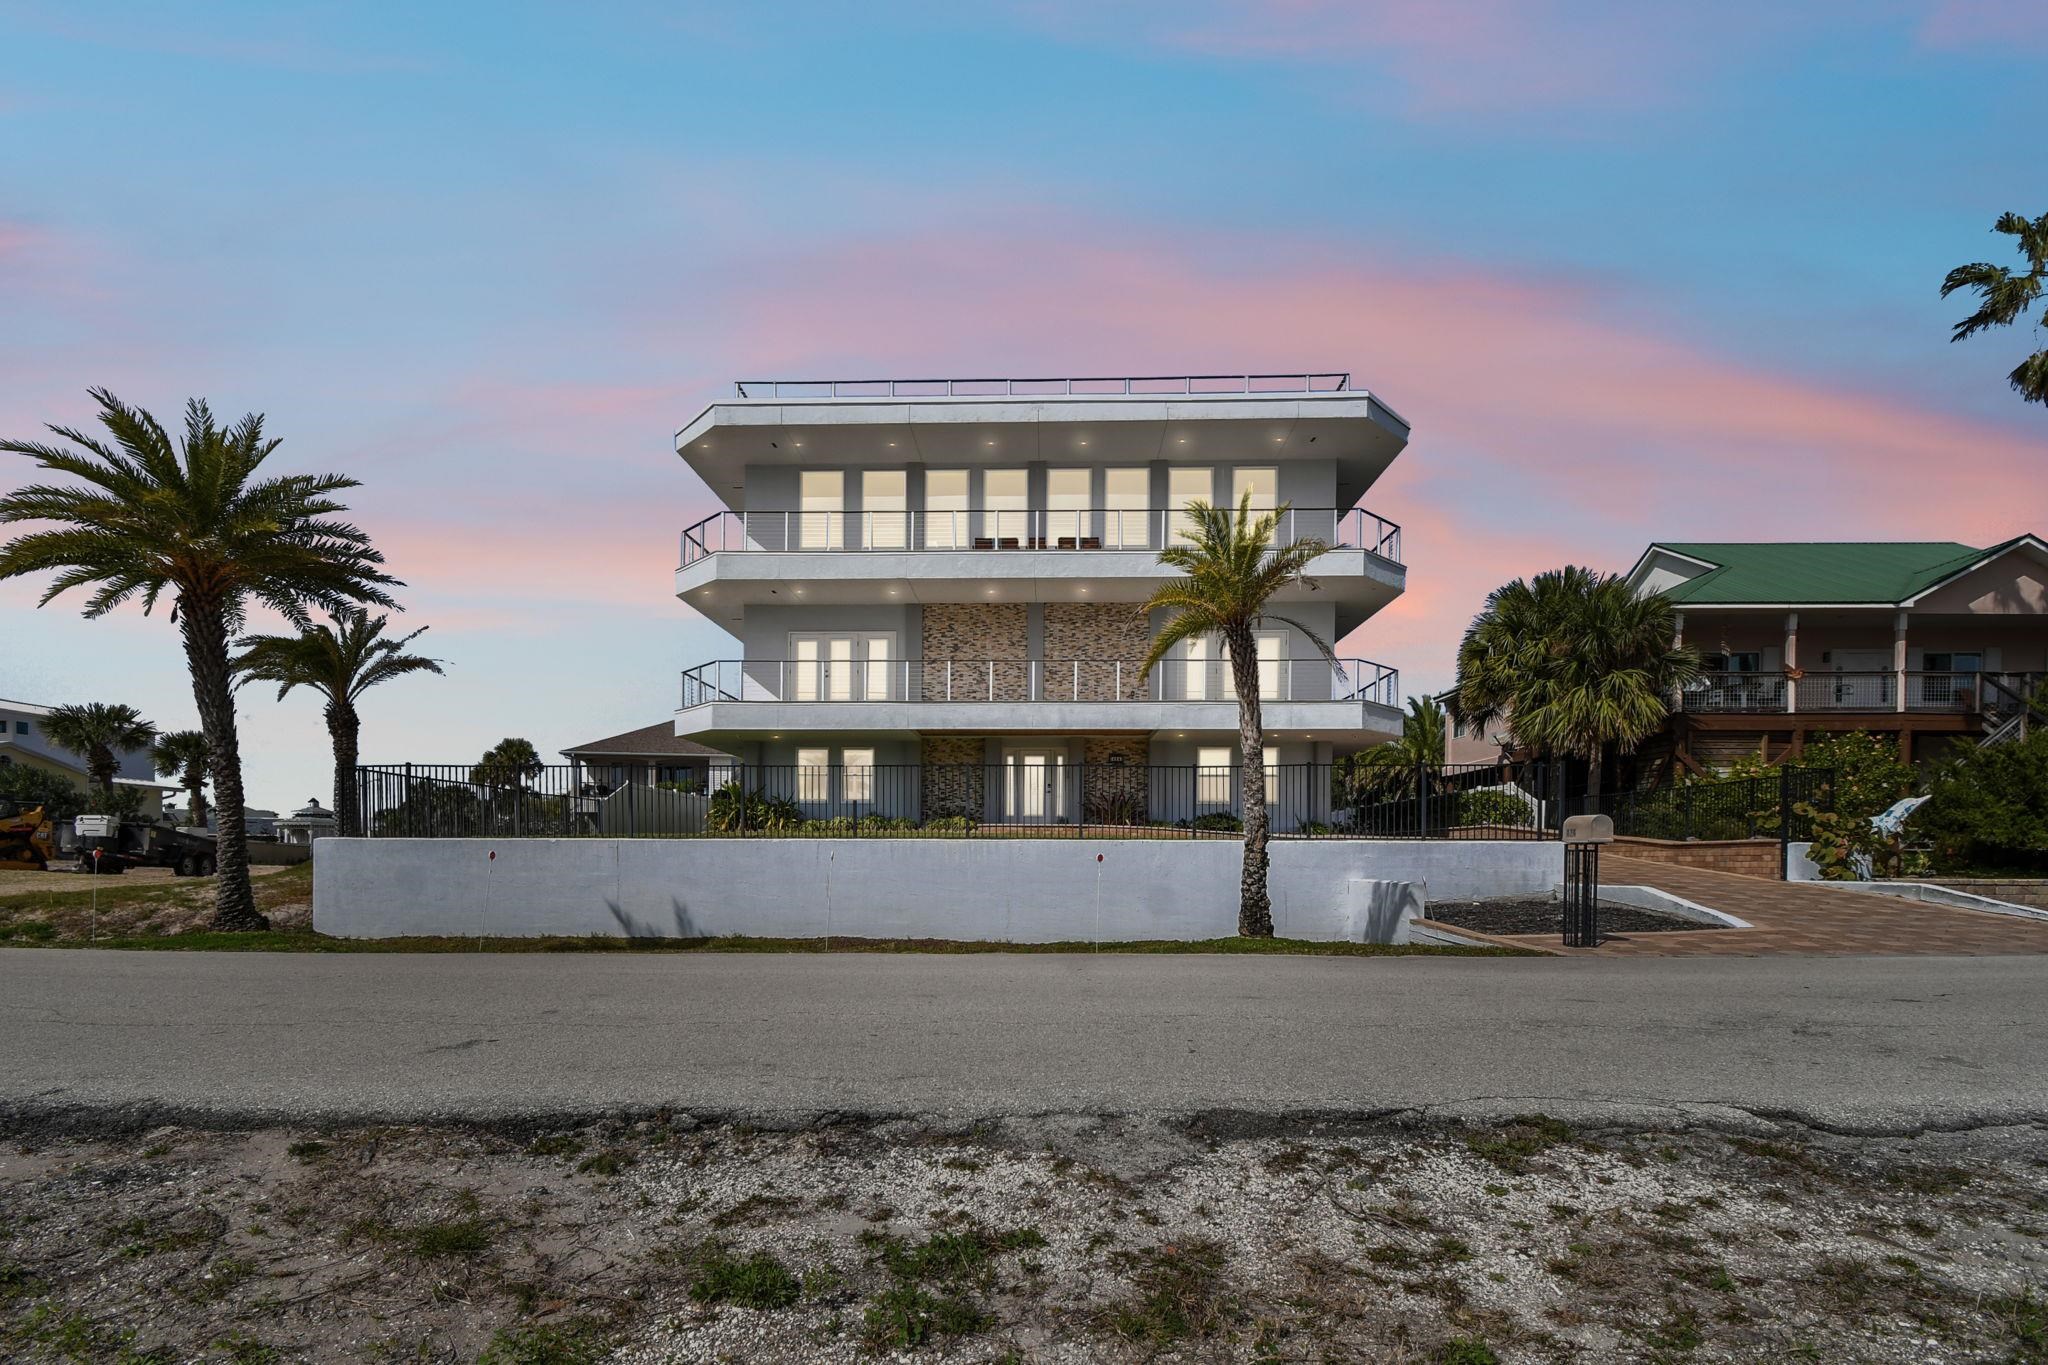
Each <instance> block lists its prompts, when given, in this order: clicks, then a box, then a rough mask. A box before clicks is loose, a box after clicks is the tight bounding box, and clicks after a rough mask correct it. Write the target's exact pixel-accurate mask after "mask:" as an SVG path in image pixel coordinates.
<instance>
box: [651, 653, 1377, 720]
mask: <svg viewBox="0 0 2048 1365" xmlns="http://www.w3.org/2000/svg"><path fill="white" fill-rule="evenodd" d="M1143 663H1144V660H1143V659H1142V658H1141V657H1140V658H1125V659H1103V658H1092V659H715V660H712V661H711V662H709V663H702V664H698V665H697V666H696V667H695V668H691V669H686V670H685V671H684V673H683V677H682V706H683V708H684V709H686V710H687V709H688V708H690V707H693V706H703V705H706V704H707V703H710V702H800V703H812V702H1011V703H1031V702H1176V701H1214V702H1235V701H1236V699H1237V692H1236V686H1235V681H1234V679H1233V676H1232V672H1231V667H1230V663H1229V661H1228V660H1226V659H1200V660H1186V659H1170V660H1168V661H1167V662H1165V663H1163V664H1160V665H1159V666H1157V667H1156V668H1154V669H1153V670H1152V672H1151V674H1150V675H1149V676H1141V674H1142V672H1143V668H1142V666H1143ZM1259 681H1260V695H1261V696H1262V697H1263V698H1265V699H1266V700H1268V701H1344V702H1351V701H1356V702H1373V703H1376V704H1378V705H1381V706H1396V705H1398V704H1399V702H1400V695H1401V675H1400V673H1399V671H1398V670H1396V669H1393V668H1389V667H1388V666H1386V665H1385V664H1378V663H1374V662H1372V661H1371V660H1368V659H1340V660H1339V661H1338V666H1337V667H1335V668H1332V667H1331V666H1330V664H1329V662H1328V661H1327V660H1323V659H1312V660H1302V659H1270V660H1262V661H1261V662H1260V664H1259Z"/></svg>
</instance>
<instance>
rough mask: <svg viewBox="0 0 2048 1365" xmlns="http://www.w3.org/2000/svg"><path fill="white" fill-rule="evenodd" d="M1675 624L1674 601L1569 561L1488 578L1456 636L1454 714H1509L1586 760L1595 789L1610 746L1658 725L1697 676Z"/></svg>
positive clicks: (1535, 736)
mask: <svg viewBox="0 0 2048 1365" xmlns="http://www.w3.org/2000/svg"><path fill="white" fill-rule="evenodd" d="M1676 634H1677V631H1676V618H1675V617H1674V615H1673V613H1672V607H1671V603H1670V601H1669V600H1668V599H1666V598H1664V597H1662V596H1658V595H1651V596H1647V597H1643V596H1638V595H1637V594H1636V593H1634V592H1633V591H1631V590H1630V588H1629V586H1628V584H1627V583H1626V582H1624V581H1623V580H1622V579H1621V578H1620V577H1619V576H1618V575H1611V574H1609V575H1602V574H1599V573H1596V572H1594V571H1593V570H1591V569H1582V568H1577V567H1567V568H1563V569H1553V570H1551V571H1550V572H1548V573H1540V574H1537V575H1536V576H1535V577H1534V578H1533V579H1529V580H1526V581H1525V580H1523V579H1520V578H1518V579H1516V580H1515V581H1514V582H1512V583H1508V584H1506V585H1504V586H1502V587H1499V588H1496V589H1494V591H1493V593H1492V594H1491V595H1490V596H1488V597H1487V599H1486V606H1485V609H1484V610H1482V611H1481V612H1480V613H1479V615H1478V617H1476V618H1475V619H1474V620H1473V622H1472V625H1471V626H1470V627H1469V628H1468V629H1467V630H1466V631H1465V638H1464V640H1463V641H1462V642H1461V643H1460V644H1459V646H1458V690H1457V697H1456V707H1457V711H1458V715H1459V716H1460V718H1462V719H1463V720H1464V722H1465V723H1466V724H1467V725H1469V726H1471V727H1473V728H1474V729H1478V730H1481V731H1483V730H1484V729H1485V728H1486V727H1487V726H1489V725H1495V724H1499V723H1502V722H1505V723H1506V725H1507V728H1508V730H1509V732H1510V733H1511V734H1512V735H1513V736H1514V737H1515V740H1516V742H1517V743H1520V744H1525V745H1527V746H1529V747H1530V748H1531V749H1533V750H1535V751H1536V752H1537V753H1540V754H1546V755H1550V756H1553V757H1571V758H1583V759H1585V760H1586V763H1587V768H1588V781H1587V790H1588V792H1589V793H1590V794H1591V795H1593V796H1594V797H1598V796H1599V794H1600V769H1601V762H1602V759H1603V757H1604V755H1605V754H1606V752H1607V749H1608V748H1609V746H1614V747H1617V748H1620V749H1623V750H1630V749H1633V748H1635V746H1637V745H1638V744H1641V743H1642V742H1643V741H1644V740H1646V739H1648V738H1649V737H1650V736H1651V735H1653V734H1655V733H1657V731H1658V730H1660V729H1662V728H1663V725H1664V721H1665V717H1666V715H1667V714H1668V713H1669V710H1670V698H1671V696H1672V694H1673V693H1674V692H1675V691H1677V689H1678V688H1680V687H1681V686H1683V685H1684V684H1686V683H1688V682H1690V681H1692V680H1693V679H1694V678H1695V677H1697V676H1698V675H1699V656H1698V655H1696V654H1695V653H1694V652H1693V651H1692V650H1690V649H1687V648H1683V647H1681V646H1680V645H1678V644H1677V643H1675V639H1676Z"/></svg>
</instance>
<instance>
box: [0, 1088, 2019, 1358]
mask: <svg viewBox="0 0 2048 1365" xmlns="http://www.w3.org/2000/svg"><path fill="white" fill-rule="evenodd" d="M1739 1126H1740V1128H1741V1129H1742V1131H1734V1132H1729V1131H1708V1130H1704V1129H1688V1130H1682V1131H1670V1130H1657V1129H1649V1130H1640V1129H1600V1130H1588V1129H1575V1128H1573V1127H1571V1126H1570V1125H1568V1124H1565V1123H1563V1122H1561V1121H1559V1120H1558V1119H1555V1118H1551V1117H1545V1116H1542V1115H1535V1114H1530V1115H1523V1116H1521V1117H1519V1118H1517V1119H1515V1120H1513V1121H1510V1122H1507V1123H1504V1124H1495V1125H1489V1126H1478V1127H1461V1126H1457V1125H1444V1124H1428V1125H1418V1126H1412V1127H1404V1126H1399V1125H1377V1126H1374V1125H1353V1126H1347V1127H1333V1126H1328V1125H1293V1126H1291V1127H1286V1128H1284V1129H1281V1130H1279V1131H1275V1130H1272V1129H1270V1128H1269V1129H1267V1130H1265V1131H1263V1132H1260V1133H1257V1134H1252V1135H1247V1134H1246V1133H1245V1132H1243V1131H1239V1130H1235V1129H1234V1128H1233V1126H1232V1125H1231V1124H1230V1123H1228V1122H1224V1121H1221V1120H1204V1121H1194V1122H1189V1123H1183V1124H1161V1123H1147V1122H1136V1121H1124V1120H1115V1119H1103V1118H1072V1119H1061V1118H1038V1119H1032V1120H1011V1121H1005V1122H1002V1123H996V1124H984V1125H976V1126H971V1127H959V1126H946V1125H943V1124H936V1125H935V1124H932V1123H918V1122H907V1121H905V1122H896V1123H890V1124H884V1125H827V1126H823V1127H819V1128H815V1129H810V1130H806V1131H795V1132H762V1131H754V1130H749V1129H745V1128H738V1127H731V1126H723V1125H710V1124H699V1123H698V1122H696V1121H695V1120H693V1119H691V1118H688V1117H686V1116H682V1115H677V1114H670V1115H664V1116H660V1117H657V1118H652V1119H647V1120H642V1121H638V1122H634V1123H626V1122H624V1121H619V1122H613V1123H604V1124H594V1125H589V1126H585V1127H581V1128H575V1129H562V1130H552V1131H551V1130H547V1129H540V1128H532V1129H506V1128H499V1129H478V1128H426V1127H407V1128H362V1129H351V1130H345V1131H317V1130H296V1129H265V1130H259V1131H253V1132H240V1133H219V1132H208V1131H197V1130H190V1129H179V1128H166V1129H160V1130H156V1131H153V1132H147V1133H139V1134H135V1135H133V1136H128V1137H119V1138H109V1137H101V1138H84V1137H60V1136H45V1135H38V1134H35V1133H31V1132H26V1131H18V1132H16V1133H14V1134H13V1135H12V1136H11V1137H8V1138H7V1139H5V1140H4V1142H0V1355H4V1356H5V1357H6V1358H8V1359H10V1360H23V1361H60V1360H102V1359H105V1360H113V1359H119V1360H123V1361H126V1362H129V1363H130V1365H141V1363H142V1362H170V1361H186V1360H231V1361H266V1362H281V1361H322V1362H326V1361H384V1360H396V1359H403V1360H413V1361H431V1362H442V1361H449V1362H452V1361H465V1362H466V1361H484V1362H490V1363H491V1365H510V1363H511V1362H554V1363H556V1365H573V1363H576V1362H582V1363H583V1365H592V1363H594V1362H597V1361H600V1360H609V1361H618V1362H630V1363H631V1365H643V1363H644V1365H654V1363H655V1362H665V1361H672V1360H691V1361H697V1360H705V1361H710V1360H735V1361H738V1360H743V1361H750V1362H752V1361H769V1362H777V1361H790V1362H847V1363H848V1365H851V1362H857V1361H867V1360H874V1359H877V1358H886V1359H912V1360H914V1359H921V1358H934V1359H946V1360H959V1361H981V1362H1024V1361H1031V1362H1074V1363H1075V1365H1079V1363H1080V1362H1098V1361H1134V1362H1135V1361H1162V1362H1164V1361H1278V1360H1317V1361H1352V1360H1356V1361H1375V1362H1439V1363H1448V1362H1456V1363H1457V1365H1485V1363H1486V1362H1497V1361H1566V1360H1587V1359H1594V1360H1677V1359H1684V1360H1688V1361H1731V1362H1732V1361H1755V1360H1763V1359H1788V1360H1796V1359H1826V1360H1831V1361H1903V1360H1911V1361H1919V1362H1951V1361H1953V1362H1963V1361H1985V1360H1995V1361H2008V1360H2009V1361H2038V1360H2041V1359H2042V1358H2043V1353H2044V1351H2048V1335H2044V1334H2048V1318H2044V1311H2048V1310H2044V1307H2043V1297H2042V1296H2043V1292H2044V1289H2043V1287H2044V1284H2048V1265H2044V1259H2043V1249H2042V1248H2043V1242H2042V1236H2043V1226H2042V1225H2043V1223H2044V1221H2048V1135H2044V1133H2043V1131H2042V1130H2040V1129H2038V1128H2022V1129H2000V1130H1982V1131H1977V1132H1973V1133H1962V1134H1945V1135H1942V1134H1929V1135H1925V1136H1922V1137H1920V1138H1917V1139H1847V1138H1839V1137H1830V1136H1827V1135H1825V1134H1819V1133H1814V1132H1809V1131H1805V1130H1800V1129H1793V1128H1788V1127H1783V1126H1778V1125H1771V1124H1767V1123H1764V1122H1762V1121H1756V1120H1752V1121H1749V1122H1747V1123H1746V1124H1743V1125H1739Z"/></svg>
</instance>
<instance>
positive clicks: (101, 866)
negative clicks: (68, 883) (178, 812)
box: [78, 816, 216, 877]
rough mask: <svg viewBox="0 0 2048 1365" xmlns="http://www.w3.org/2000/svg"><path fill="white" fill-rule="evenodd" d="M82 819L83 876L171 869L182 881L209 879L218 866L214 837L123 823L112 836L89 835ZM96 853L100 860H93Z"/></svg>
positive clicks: (80, 858) (80, 865)
mask: <svg viewBox="0 0 2048 1365" xmlns="http://www.w3.org/2000/svg"><path fill="white" fill-rule="evenodd" d="M90 819H92V817H91V816H80V817H79V820H80V825H79V828H78V836H79V837H78V869H79V871H81V872H88V873H90V872H99V873H115V872H126V871H127V870H128V869H129V868H131V867H168V868H169V869H171V871H172V872H173V873H175V874H176V875H178V876H180V877H210V876H212V875H213V869H214V866H215V863H216V853H215V846H214V842H213V836H212V835H210V834H194V833H192V832H191V831H190V830H183V829H178V828H176V827H175V826H172V825H159V824H154V823H151V822H149V821H144V820H124V821H122V822H121V823H120V824H119V825H117V826H114V828H113V832H112V833H110V834H101V833H88V830H91V829H92V828H93V827H92V826H89V825H86V824H84V823H83V822H84V821H87V820H90ZM95 850H97V851H98V853H99V857H97V858H95V857H93V853H94V851H95Z"/></svg>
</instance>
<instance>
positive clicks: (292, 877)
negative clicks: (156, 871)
mask: <svg viewBox="0 0 2048 1365" xmlns="http://www.w3.org/2000/svg"><path fill="white" fill-rule="evenodd" d="M95 882H97V883H99V885H98V887H97V888H95V887H94V885H93V883H95ZM252 884H253V885H254V886H255V888H256V901H257V904H258V906H259V907H260V906H262V905H264V904H270V905H281V904H286V903H289V902H291V901H303V900H307V899H309V898H310V897H311V896H312V894H313V865H312V864H311V863H300V864H298V865H297V866H294V867H287V868H285V869H284V870H282V871H280V872H269V873H264V874H262V875H259V876H257V877H256V878H254V879H253V882H252ZM95 889H97V891H98V893H99V907H100V909H102V910H120V909H126V908H131V907H133V906H138V905H158V904H165V903H168V902H172V901H176V900H178V899H180V898H181V897H183V896H188V895H190V894H192V893H193V892H194V891H197V892H199V893H201V894H203V895H207V896H210V895H211V894H212V891H213V879H212V878H211V877H179V878H177V879H175V880H173V881H168V882H165V881H150V882H131V881H128V880H127V877H126V875H125V874H123V875H121V876H106V877H88V876H86V875H84V874H82V873H81V874H79V877H78V888H77V889H76V890H71V889H68V888H67V889H65V890H63V891H11V892H8V893H7V894H5V895H0V918H6V917H11V916H16V915H21V914H24V913H26V914H34V913H36V912H37V911H44V910H86V909H89V908H91V906H92V904H93V893H94V891H95Z"/></svg>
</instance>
